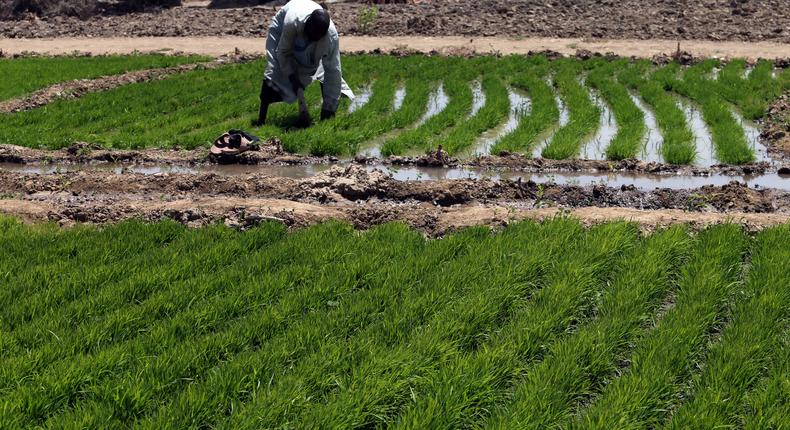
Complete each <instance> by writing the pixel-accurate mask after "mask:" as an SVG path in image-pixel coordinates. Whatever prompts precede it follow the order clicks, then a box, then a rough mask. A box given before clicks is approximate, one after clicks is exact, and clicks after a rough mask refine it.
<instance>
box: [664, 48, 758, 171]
mask: <svg viewBox="0 0 790 430" xmlns="http://www.w3.org/2000/svg"><path fill="white" fill-rule="evenodd" d="M717 64H718V62H717V61H715V60H709V61H704V62H702V63H699V64H697V65H694V66H691V67H689V68H688V69H687V70H686V72H685V73H684V74H683V79H682V80H679V79H676V78H675V77H673V76H666V81H664V82H663V84H664V87H665V88H667V89H670V90H672V91H675V92H677V93H679V94H681V95H683V96H685V97H689V98H691V99H693V100H694V101H696V102H697V103H699V104H700V108H701V110H702V116H703V118H704V119H705V123H706V124H707V125H708V127H710V131H711V134H712V136H713V146H714V148H715V151H716V158H718V159H719V160H720V161H722V162H724V163H730V164H745V163H751V162H753V161H754V160H755V154H754V151H753V150H752V148H751V147H750V146H749V143H748V142H747V141H746V134H745V132H744V130H743V127H741V125H740V124H738V122H737V121H736V120H735V118H734V117H733V115H732V112H731V111H730V109H729V107H728V106H727V104H726V103H725V102H724V100H723V99H722V98H721V97H720V96H719V95H718V93H717V91H716V84H715V82H712V81H710V80H709V79H707V75H708V74H710V73H711V71H712V70H713V68H714V67H715V66H716V65H717Z"/></svg>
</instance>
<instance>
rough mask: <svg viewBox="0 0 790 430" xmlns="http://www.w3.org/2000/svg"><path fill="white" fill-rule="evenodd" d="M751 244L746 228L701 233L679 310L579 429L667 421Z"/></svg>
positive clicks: (686, 269) (659, 325) (684, 273)
mask: <svg viewBox="0 0 790 430" xmlns="http://www.w3.org/2000/svg"><path fill="white" fill-rule="evenodd" d="M747 245H748V241H747V239H746V237H745V236H744V234H743V232H742V230H741V229H740V227H738V226H736V225H725V226H719V227H713V228H710V229H708V230H705V231H704V232H702V233H700V237H699V239H698V241H697V242H696V244H695V246H694V249H693V250H692V252H691V257H690V260H689V262H688V263H687V264H685V265H684V266H683V268H682V269H681V275H680V278H679V279H678V293H677V295H676V297H674V298H673V302H674V304H675V305H674V307H672V308H671V309H670V310H668V311H667V313H666V315H665V316H663V317H662V318H661V319H660V320H659V321H655V322H654V324H655V328H654V329H653V331H652V332H650V333H649V334H648V335H647V336H646V337H645V339H644V340H643V341H642V342H640V343H639V344H638V345H637V347H636V350H635V351H634V354H633V355H632V357H631V359H630V365H629V367H628V368H627V369H626V370H625V371H624V374H623V375H622V376H620V377H619V378H617V379H615V380H613V381H612V382H611V383H610V384H608V385H607V386H606V387H605V388H604V390H603V392H602V393H601V395H600V396H599V397H598V398H597V399H595V398H593V403H592V405H591V406H590V407H589V408H587V409H586V410H584V411H583V413H582V415H581V416H580V417H579V418H578V419H577V420H576V421H575V422H574V423H573V425H572V426H571V427H573V428H585V429H593V428H606V429H608V428H611V426H612V425H613V423H617V426H618V427H622V428H655V427H657V426H658V425H660V424H661V423H662V422H663V421H664V419H665V418H666V414H667V411H668V407H667V406H668V405H671V404H672V402H673V400H674V399H675V398H678V394H679V392H680V390H681V388H680V387H681V384H682V383H683V381H685V380H686V378H687V377H688V376H689V372H690V371H691V368H690V367H689V366H688V363H692V362H697V361H699V359H700V355H701V354H702V353H703V351H702V348H703V347H704V346H705V343H706V342H707V341H708V340H709V339H708V338H709V336H708V333H710V332H711V330H712V329H713V328H714V327H715V325H716V324H718V323H721V321H722V320H723V318H724V315H725V312H726V310H727V306H726V304H727V302H728V299H729V298H730V296H732V295H733V293H734V292H735V290H736V289H737V288H738V287H740V285H739V283H738V282H737V281H738V278H739V274H740V268H741V258H742V256H743V254H744V252H745V251H746V249H747Z"/></svg>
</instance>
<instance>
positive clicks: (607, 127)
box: [581, 90, 617, 160]
mask: <svg viewBox="0 0 790 430" xmlns="http://www.w3.org/2000/svg"><path fill="white" fill-rule="evenodd" d="M589 93H590V98H591V99H592V101H593V103H595V105H596V106H598V109H600V110H601V120H600V122H599V125H598V130H597V131H596V132H595V135H594V136H593V137H592V138H591V139H590V140H589V141H588V142H587V143H586V144H584V146H583V147H582V151H581V158H582V159H586V160H605V159H606V148H607V147H608V146H609V144H610V143H611V142H612V139H614V136H615V135H616V134H617V121H616V120H615V119H614V114H613V113H612V110H611V109H609V105H608V104H607V103H605V102H604V101H603V99H602V98H601V97H600V95H598V93H596V92H595V91H592V90H589Z"/></svg>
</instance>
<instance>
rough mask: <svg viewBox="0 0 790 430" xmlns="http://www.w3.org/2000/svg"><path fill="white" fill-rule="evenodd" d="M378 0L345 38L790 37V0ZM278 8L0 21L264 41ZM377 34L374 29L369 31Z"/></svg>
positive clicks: (348, 11)
mask: <svg viewBox="0 0 790 430" xmlns="http://www.w3.org/2000/svg"><path fill="white" fill-rule="evenodd" d="M410 3H416V4H382V5H378V6H377V7H378V8H379V11H380V12H379V14H378V17H377V19H375V20H374V21H372V22H371V23H370V25H368V26H367V27H369V28H367V29H366V28H364V27H365V26H364V25H362V24H363V22H362V21H361V20H360V11H361V10H363V8H366V7H368V6H367V5H366V4H364V2H357V1H349V2H339V3H332V4H330V5H329V8H330V10H331V11H332V13H333V19H334V21H335V23H336V24H337V27H338V30H339V31H340V32H341V33H342V34H349V35H351V34H356V35H360V34H368V35H372V36H408V35H411V36H437V35H444V36H449V35H455V36H470V37H483V36H507V37H550V38H596V39H623V38H625V39H669V40H677V39H684V40H692V39H693V40H715V41H721V40H736V41H775V42H784V43H787V42H790V7H788V5H787V1H786V0H749V1H739V0H702V1H686V0H649V1H644V0H551V1H537V0H441V1H440V0H421V1H419V2H410ZM275 10H276V9H275V8H274V7H271V6H269V7H266V6H264V7H254V8H235V9H208V8H205V7H180V8H174V9H165V10H159V11H151V12H145V13H132V14H105V15H98V16H94V17H92V18H89V19H85V20H81V19H78V18H73V17H62V16H55V17H47V18H38V17H34V16H27V17H23V18H22V19H20V20H9V21H0V37H8V38H41V37H62V36H71V37H73V36H92V37H97V36H99V37H119V36H247V37H250V36H252V37H263V36H265V34H266V30H267V25H268V22H269V20H270V18H271V17H272V15H273V14H274V13H275ZM363 30H367V31H363Z"/></svg>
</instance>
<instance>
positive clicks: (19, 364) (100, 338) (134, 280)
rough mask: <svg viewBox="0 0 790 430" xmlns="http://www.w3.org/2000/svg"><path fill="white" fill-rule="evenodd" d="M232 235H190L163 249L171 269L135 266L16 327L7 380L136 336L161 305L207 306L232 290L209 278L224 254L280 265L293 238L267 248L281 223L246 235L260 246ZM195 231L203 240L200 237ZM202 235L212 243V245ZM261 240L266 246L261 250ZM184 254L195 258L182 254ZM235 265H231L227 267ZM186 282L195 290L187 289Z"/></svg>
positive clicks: (169, 308)
mask: <svg viewBox="0 0 790 430" xmlns="http://www.w3.org/2000/svg"><path fill="white" fill-rule="evenodd" d="M232 236H233V231H232V230H230V229H206V230H205V231H202V232H201V234H200V235H199V237H197V238H192V237H190V238H189V241H188V242H183V243H174V244H172V246H170V247H169V249H173V253H172V254H171V255H163V257H165V258H164V261H168V262H170V261H171V260H173V259H176V260H178V263H168V266H166V268H167V269H172V270H162V269H160V268H159V267H157V266H155V265H152V266H150V267H148V268H145V269H148V270H151V271H153V272H148V271H146V270H141V269H140V268H137V269H136V270H135V271H134V272H130V273H133V274H132V275H131V276H128V277H127V278H125V279H123V280H122V281H120V282H116V283H111V284H110V285H108V286H107V287H105V288H104V289H102V290H101V291H100V292H98V293H97V294H95V295H94V296H90V297H89V298H88V299H85V300H81V301H79V302H77V303H75V304H74V306H68V307H65V308H64V309H63V310H58V311H57V312H52V313H50V314H48V315H46V318H42V319H37V320H35V321H33V322H32V323H31V324H28V325H27V326H25V327H22V328H20V329H19V330H17V331H15V332H12V333H11V335H13V336H9V338H10V340H11V341H14V342H13V343H11V345H12V346H14V347H15V348H14V349H11V348H9V351H8V352H13V353H16V355H15V356H13V357H12V358H11V359H9V360H8V362H7V366H4V368H3V369H2V371H0V375H2V379H0V380H1V381H2V382H3V385H2V388H3V389H7V388H8V387H9V386H13V384H17V383H18V382H20V381H23V380H25V379H26V378H27V377H28V376H29V375H30V374H32V373H33V372H35V371H38V372H41V371H43V370H46V369H47V368H48V367H49V366H50V365H52V364H53V363H56V362H58V361H59V360H63V359H68V358H70V357H72V356H74V355H79V354H99V353H101V352H102V351H104V350H106V349H107V348H109V347H112V346H116V345H117V344H120V343H123V342H127V341H130V340H133V339H136V338H138V336H141V335H143V334H145V333H146V331H144V330H142V328H144V327H146V326H150V325H152V324H154V323H156V322H159V321H161V320H160V318H161V317H162V315H163V313H164V314H168V315H172V314H175V313H177V312H178V311H179V310H181V309H183V308H184V307H187V306H190V307H191V308H190V312H193V313H200V312H203V310H202V309H204V308H206V307H210V306H211V305H212V304H213V303H215V302H216V301H218V300H220V299H224V296H226V295H227V293H228V292H229V290H224V291H223V290H220V288H222V287H223V285H224V284H222V283H221V282H215V281H214V280H210V278H211V277H212V276H215V277H216V275H215V272H216V271H217V269H218V268H219V267H220V265H221V264H222V263H221V261H222V259H221V258H220V257H219V256H222V255H239V254H240V255H245V256H249V257H250V258H256V257H262V258H267V257H268V260H267V262H266V267H267V268H268V270H270V271H272V272H276V271H277V270H280V269H281V268H282V267H283V266H284V265H285V264H287V263H288V261H287V260H284V259H278V258H276V257H277V256H278V254H277V252H278V251H279V253H283V252H284V251H285V250H287V249H289V248H293V247H294V246H295V245H294V244H293V242H292V241H290V240H289V241H288V242H286V243H285V244H283V246H275V247H271V249H268V250H267V249H266V248H267V246H266V245H267V244H268V243H269V242H272V243H273V242H275V241H278V240H279V239H280V238H281V237H282V236H283V229H282V228H281V227H280V226H274V225H273V226H270V227H267V228H260V229H259V230H257V231H256V234H254V235H249V236H246V237H249V238H254V239H255V242H254V246H250V244H249V242H248V241H247V240H232ZM194 239H199V240H200V242H198V243H195V242H194ZM206 239H212V240H206ZM200 243H207V244H213V245H211V246H209V247H206V246H204V245H200ZM259 247H263V248H264V250H263V251H261V252H259V251H258V248H259ZM203 248H206V249H205V250H204V249H203ZM184 254H189V255H190V256H191V257H192V259H190V258H180V257H182V256H183V255H184ZM245 258H246V257H245ZM232 273H233V271H228V275H230V274H232ZM177 274H182V275H177ZM174 275H176V276H174ZM163 286H164V287H163ZM184 290H189V291H191V293H192V294H190V295H185V294H184ZM130 296H131V297H130ZM130 300H132V301H134V304H133V305H132V306H129V305H128V303H129V301H130ZM124 305H126V306H124ZM138 329H140V330H138ZM53 330H57V331H58V332H59V333H60V334H55V333H54V332H53Z"/></svg>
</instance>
